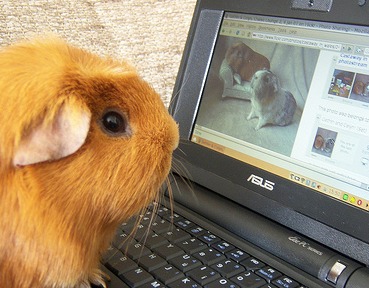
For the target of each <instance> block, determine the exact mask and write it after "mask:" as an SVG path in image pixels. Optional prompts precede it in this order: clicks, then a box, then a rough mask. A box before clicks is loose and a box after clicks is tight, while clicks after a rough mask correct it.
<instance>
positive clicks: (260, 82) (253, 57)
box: [213, 36, 319, 130]
mask: <svg viewBox="0 0 369 288" xmlns="http://www.w3.org/2000/svg"><path fill="white" fill-rule="evenodd" d="M215 53H216V55H215V57H214V59H213V62H215V63H213V67H214V66H218V67H219V70H218V71H219V74H218V79H219V78H220V80H221V82H222V84H223V94H222V98H223V99H226V98H227V99H229V98H239V99H244V100H251V111H249V114H248V117H247V119H248V120H251V119H254V118H258V121H257V124H256V126H255V130H259V129H260V128H262V127H264V126H276V125H277V126H287V125H289V124H291V123H292V122H298V121H299V117H298V116H301V113H298V115H295V112H296V110H297V109H299V110H300V112H302V110H303V107H304V104H305V101H306V97H307V94H308V90H309V88H310V84H311V80H312V76H313V72H314V68H315V65H316V62H317V59H318V55H319V51H318V50H317V49H310V48H304V47H297V46H291V45H285V44H279V43H272V42H265V41H258V40H253V39H241V38H236V37H230V36H221V37H220V38H219V40H218V43H217V48H216V51H215ZM217 58H218V59H217ZM216 62H217V63H216ZM266 111H268V112H266ZM294 116H295V117H294ZM294 118H295V119H294Z"/></svg>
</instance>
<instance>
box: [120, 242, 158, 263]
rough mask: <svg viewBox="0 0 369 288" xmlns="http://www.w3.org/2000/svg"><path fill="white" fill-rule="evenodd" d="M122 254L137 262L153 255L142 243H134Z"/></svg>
mask: <svg viewBox="0 0 369 288" xmlns="http://www.w3.org/2000/svg"><path fill="white" fill-rule="evenodd" d="M122 252H123V253H124V254H126V255H128V256H129V257H130V258H131V259H133V260H137V259H138V258H140V257H142V256H145V255H148V254H150V253H151V251H150V250H149V249H148V248H147V247H145V246H143V245H142V244H141V243H132V244H130V245H129V246H128V247H127V249H126V250H123V251H122Z"/></svg>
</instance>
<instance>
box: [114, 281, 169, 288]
mask: <svg viewBox="0 0 369 288" xmlns="http://www.w3.org/2000/svg"><path fill="white" fill-rule="evenodd" d="M165 287H166V286H165V285H164V284H163V283H161V282H160V281H158V280H154V281H152V282H148V283H146V284H144V285H142V286H140V288H165ZM108 288H109V287H108ZM119 288H120V287H119Z"/></svg>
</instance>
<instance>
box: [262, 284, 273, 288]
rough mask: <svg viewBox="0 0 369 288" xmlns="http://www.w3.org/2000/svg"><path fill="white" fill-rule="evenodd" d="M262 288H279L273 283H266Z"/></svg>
mask: <svg viewBox="0 0 369 288" xmlns="http://www.w3.org/2000/svg"><path fill="white" fill-rule="evenodd" d="M260 288H277V287H276V286H274V285H273V284H265V285H264V286H261V287H260Z"/></svg>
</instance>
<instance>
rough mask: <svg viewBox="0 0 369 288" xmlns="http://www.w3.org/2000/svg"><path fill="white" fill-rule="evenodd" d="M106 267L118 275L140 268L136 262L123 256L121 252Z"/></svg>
mask: <svg viewBox="0 0 369 288" xmlns="http://www.w3.org/2000/svg"><path fill="white" fill-rule="evenodd" d="M105 265H106V267H108V269H109V270H110V271H112V272H113V273H114V274H116V275H119V274H122V273H124V272H127V271H130V270H133V269H135V268H137V267H138V266H137V264H136V262H135V261H133V260H132V259H130V258H128V257H127V256H125V255H123V254H122V252H120V251H118V253H116V254H115V255H114V256H113V257H112V258H110V259H109V261H108V262H107V263H106V264H105Z"/></svg>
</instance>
